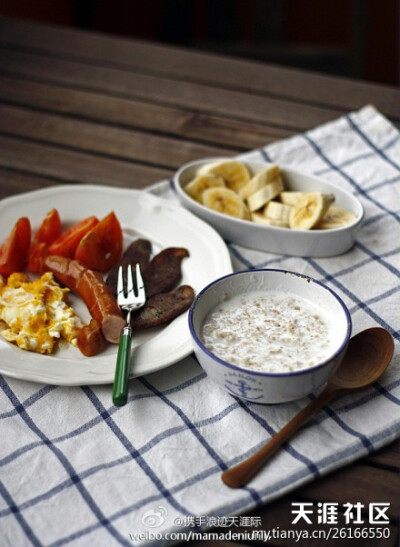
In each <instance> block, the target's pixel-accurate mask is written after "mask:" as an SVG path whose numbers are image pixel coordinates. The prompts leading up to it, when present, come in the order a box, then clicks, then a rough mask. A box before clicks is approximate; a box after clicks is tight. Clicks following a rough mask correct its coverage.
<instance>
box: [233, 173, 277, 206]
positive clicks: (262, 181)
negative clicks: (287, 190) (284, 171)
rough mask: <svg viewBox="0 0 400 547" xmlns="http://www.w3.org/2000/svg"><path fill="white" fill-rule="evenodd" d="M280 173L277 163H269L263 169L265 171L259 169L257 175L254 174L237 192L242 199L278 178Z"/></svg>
mask: <svg viewBox="0 0 400 547" xmlns="http://www.w3.org/2000/svg"><path fill="white" fill-rule="evenodd" d="M280 174H281V170H280V169H279V167H278V166H277V165H271V166H270V167H268V168H267V169H265V171H261V172H260V173H257V175H254V177H253V178H252V179H250V181H249V182H248V183H247V184H245V185H244V186H243V187H242V188H240V190H239V192H238V193H239V196H240V197H241V198H243V199H246V198H248V197H249V196H251V194H254V193H255V192H257V191H258V190H261V188H263V187H264V186H266V185H267V184H268V183H269V182H272V181H273V180H275V179H276V178H278V177H279V175H280Z"/></svg>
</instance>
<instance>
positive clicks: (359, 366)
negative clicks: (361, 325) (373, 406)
mask: <svg viewBox="0 0 400 547" xmlns="http://www.w3.org/2000/svg"><path fill="white" fill-rule="evenodd" d="M393 351H394V343H393V338H392V336H391V335H390V333H389V332H388V331H387V330H385V329H382V328H380V327H372V328H370V329H366V330H363V331H361V332H359V333H358V334H357V335H356V336H353V338H352V339H351V341H350V343H349V346H348V348H347V351H346V354H345V356H344V358H343V361H342V363H341V364H340V366H339V368H338V369H337V370H336V372H335V373H334V374H333V376H332V378H331V379H330V380H329V383H328V384H329V385H331V386H332V387H336V388H339V389H346V390H351V391H353V390H357V389H364V388H366V387H368V386H370V385H371V384H373V383H374V382H376V380H377V379H378V378H379V377H380V376H381V375H382V374H383V373H384V372H385V370H386V368H387V367H388V365H389V363H390V361H391V359H392V356H393Z"/></svg>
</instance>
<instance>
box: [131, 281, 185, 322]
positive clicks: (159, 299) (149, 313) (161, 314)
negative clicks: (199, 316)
mask: <svg viewBox="0 0 400 547" xmlns="http://www.w3.org/2000/svg"><path fill="white" fill-rule="evenodd" d="M193 299H194V290H193V289H192V287H189V285H181V286H180V287H178V288H177V289H175V290H174V291H171V292H168V293H160V294H156V295H155V296H153V297H152V298H150V299H149V300H148V301H147V303H146V305H145V306H144V307H143V308H142V309H141V310H139V311H138V312H136V313H135V314H134V315H133V316H132V318H131V326H132V328H133V329H134V330H143V329H149V328H151V327H157V326H159V325H162V324H164V323H166V322H168V321H171V320H172V319H175V317H178V315H180V314H181V313H183V312H184V311H186V310H187V309H188V308H189V307H190V305H191V303H192V302H193Z"/></svg>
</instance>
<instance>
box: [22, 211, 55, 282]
mask: <svg viewBox="0 0 400 547" xmlns="http://www.w3.org/2000/svg"><path fill="white" fill-rule="evenodd" d="M61 233H62V228H61V219H60V215H59V214H58V211H57V209H52V210H51V211H49V212H48V213H47V215H46V216H45V218H44V219H43V222H42V224H41V225H40V227H39V229H38V231H37V232H36V234H35V237H34V238H33V240H32V243H31V245H30V247H29V251H28V257H27V264H26V267H27V269H28V270H29V271H30V272H36V273H39V272H40V263H41V260H42V259H43V258H44V257H45V256H46V255H47V254H48V252H49V251H48V246H49V245H50V244H51V243H53V241H55V240H56V239H58V238H59V237H60V236H61Z"/></svg>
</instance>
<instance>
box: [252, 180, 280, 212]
mask: <svg viewBox="0 0 400 547" xmlns="http://www.w3.org/2000/svg"><path fill="white" fill-rule="evenodd" d="M282 190H283V183H282V179H281V178H280V177H279V178H277V179H275V180H273V181H272V182H269V183H268V184H267V185H266V186H264V187H263V188H261V190H258V191H257V192H255V193H254V194H251V196H249V197H248V198H247V204H248V206H249V209H250V211H251V212H253V211H257V209H261V207H264V205H265V204H266V203H268V202H269V201H271V199H274V198H276V196H278V195H279V194H280V192H282Z"/></svg>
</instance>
